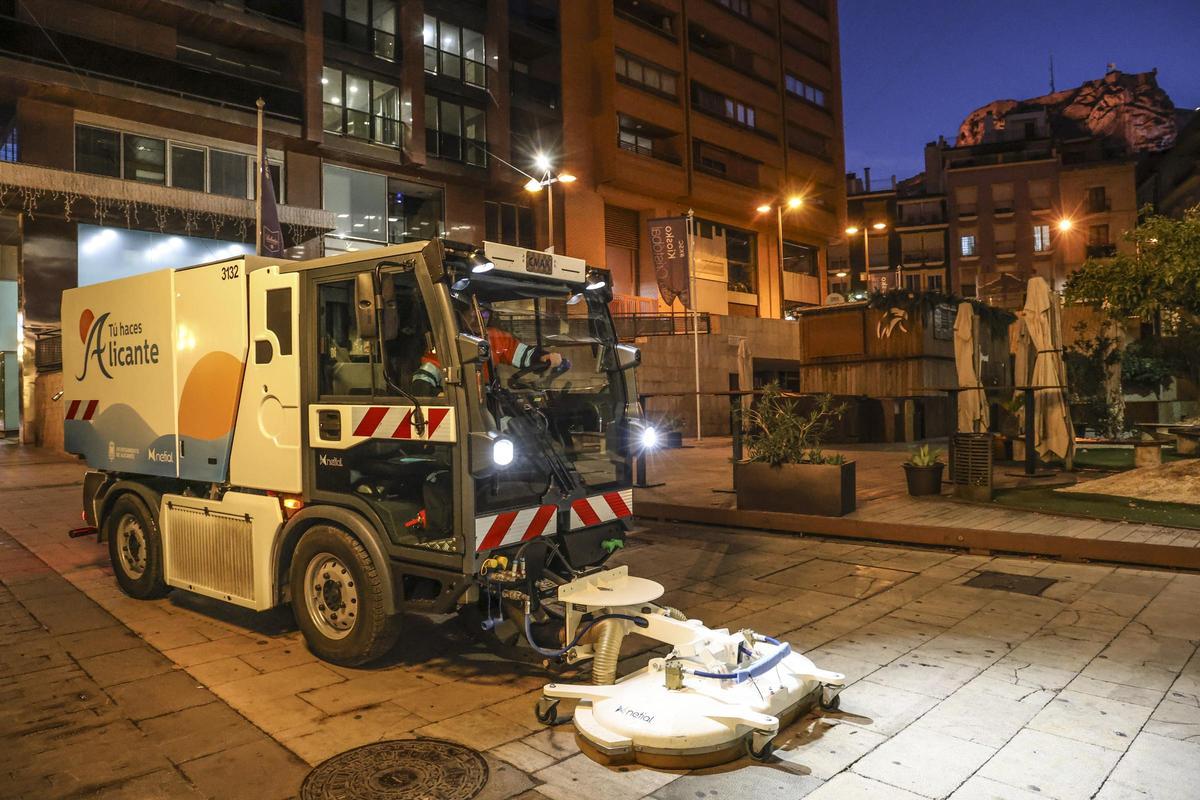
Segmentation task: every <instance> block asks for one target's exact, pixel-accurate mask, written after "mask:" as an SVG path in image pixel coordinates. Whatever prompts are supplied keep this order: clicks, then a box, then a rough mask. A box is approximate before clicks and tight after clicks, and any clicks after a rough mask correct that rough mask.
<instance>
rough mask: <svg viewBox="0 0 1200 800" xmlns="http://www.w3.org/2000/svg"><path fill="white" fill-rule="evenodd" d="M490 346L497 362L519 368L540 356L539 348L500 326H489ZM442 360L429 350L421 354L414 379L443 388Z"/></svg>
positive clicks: (435, 387) (439, 389)
mask: <svg viewBox="0 0 1200 800" xmlns="http://www.w3.org/2000/svg"><path fill="white" fill-rule="evenodd" d="M487 335H488V346H489V347H490V348H491V351H492V359H493V360H494V361H495V363H497V364H507V365H509V366H512V367H515V368H517V369H525V368H526V367H528V366H530V365H531V364H533V362H534V359H536V358H537V357H538V356H539V348H537V347H532V346H530V345H527V344H525V343H524V342H522V341H521V340H520V339H518V338H517V337H516V336H513V335H512V334H511V333H509V332H508V331H504V330H501V329H499V328H488V329H487ZM442 377H443V372H442V362H441V361H439V360H438V356H437V353H436V352H434V351H433V350H429V351H427V352H426V353H425V355H423V356H421V366H420V367H419V368H418V369H417V372H416V374H415V375H413V380H414V381H422V382H424V383H426V384H428V385H429V386H431V387H432V388H433V389H435V390H437V391H441V389H442Z"/></svg>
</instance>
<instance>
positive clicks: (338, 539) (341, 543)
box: [290, 525, 400, 667]
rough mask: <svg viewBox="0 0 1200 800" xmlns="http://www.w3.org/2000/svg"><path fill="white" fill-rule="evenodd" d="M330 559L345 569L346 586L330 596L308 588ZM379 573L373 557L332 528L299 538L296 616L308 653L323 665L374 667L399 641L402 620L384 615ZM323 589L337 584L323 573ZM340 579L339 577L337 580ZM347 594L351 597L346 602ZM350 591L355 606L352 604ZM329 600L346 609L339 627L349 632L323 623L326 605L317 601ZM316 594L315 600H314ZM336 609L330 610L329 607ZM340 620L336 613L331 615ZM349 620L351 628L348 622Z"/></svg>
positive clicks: (295, 567)
mask: <svg viewBox="0 0 1200 800" xmlns="http://www.w3.org/2000/svg"><path fill="white" fill-rule="evenodd" d="M328 557H332V558H333V559H336V563H337V564H339V565H341V566H343V567H344V571H342V570H340V569H339V570H338V571H339V572H343V575H342V579H343V580H344V584H339V586H338V587H337V588H336V589H334V590H331V592H330V594H329V595H326V594H325V590H323V589H321V590H318V588H317V584H314V585H313V586H309V585H308V581H307V580H306V575H307V573H308V571H309V569H310V568H313V569H317V568H319V563H317V562H320V563H325V564H331V563H334V562H331V561H329V559H328ZM379 569H380V567H379V566H377V565H376V564H375V563H374V562H372V561H371V555H370V554H369V553H368V552H367V551H366V548H364V547H363V546H362V545H361V544H360V543H359V542H358V540H356V539H355V538H354V537H353V536H351V535H350V534H348V533H346V532H345V531H343V530H341V529H340V528H335V527H333V526H332V525H314V526H313V527H311V528H309V529H308V530H307V531H305V532H304V535H303V536H301V537H300V541H299V543H298V544H297V545H296V550H295V552H294V553H293V555H292V569H291V578H290V583H291V589H292V613H293V614H294V615H295V617H296V624H297V625H298V626H299V627H300V632H301V633H303V634H304V639H305V641H306V642H307V643H308V648H309V649H310V650H311V651H312V652H313V654H314V655H316V656H317V657H318V658H321V659H323V660H325V661H328V662H330V663H332V664H340V665H342V666H346V667H354V666H359V665H360V664H365V663H367V662H368V661H374V660H375V659H377V658H379V657H380V656H382V655H383V654H384V653H386V652H387V651H388V650H390V649H391V648H392V645H394V644H395V643H396V639H397V638H398V637H399V635H400V617H399V615H389V614H388V613H387V610H386V603H385V597H384V584H383V581H382V580H381V579H380V573H379ZM322 576H323V578H324V579H325V580H324V584H326V585H328V584H330V583H333V582H334V581H331V580H329V578H330V577H331V576H330V575H329V574H328V572H325V573H322ZM333 577H336V576H333ZM343 589H344V590H345V594H346V595H347V597H345V598H343V597H342V592H343ZM351 591H352V592H353V597H352V599H353V603H350V602H348V601H349V599H351V598H350V597H349V595H350V593H351ZM318 592H320V593H321V597H322V598H325V597H331V596H333V595H334V594H335V593H336V595H337V596H336V598H335V602H338V603H340V604H341V605H340V607H341V608H343V609H344V613H343V615H342V617H341V619H342V622H341V623H340V624H346V625H348V627H347V628H346V629H345V630H338V631H336V632H335V631H334V629H333V627H332V624H331V623H330V621H329V620H328V619H324V621H322V622H319V621H318V618H319V617H320V618H324V617H325V616H326V613H325V612H324V609H325V608H326V606H325V605H323V604H321V599H319V598H317V597H316V596H315V595H316V594H317V593H318ZM310 593H312V595H313V596H310ZM331 607H332V606H331ZM330 613H331V615H332V616H334V617H336V616H337V613H336V612H330ZM347 620H348V622H347Z"/></svg>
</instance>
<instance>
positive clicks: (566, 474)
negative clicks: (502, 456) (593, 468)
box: [500, 390, 579, 495]
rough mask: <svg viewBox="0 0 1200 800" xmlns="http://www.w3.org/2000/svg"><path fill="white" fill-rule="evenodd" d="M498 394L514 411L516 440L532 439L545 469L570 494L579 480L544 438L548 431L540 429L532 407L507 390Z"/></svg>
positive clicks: (551, 443)
mask: <svg viewBox="0 0 1200 800" xmlns="http://www.w3.org/2000/svg"><path fill="white" fill-rule="evenodd" d="M500 396H501V397H502V398H503V400H504V405H506V406H508V407H509V408H510V409H511V410H512V411H513V413H514V415H513V417H512V421H513V423H515V424H516V425H517V426H518V430H517V433H518V437H517V438H518V441H532V442H535V443H536V445H537V449H538V451H539V452H540V453H541V456H542V459H543V460H544V461H545V467H546V469H547V471H548V472H549V473H550V475H551V477H553V478H554V480H555V481H557V482H558V485H559V487H560V488H562V490H563V494H565V495H570V494H571V493H572V492H574V491H575V490H576V489H577V488H578V486H579V482H578V481H577V480H576V479H575V476H574V474H573V470H572V469H571V466H570V465H569V464H568V463H567V461H566V460H565V459H564V458H563V457H562V456H561V455H560V454H559V453H558V450H557V449H556V448H555V446H554V443H553V442H548V441H546V439H545V438H544V436H545V434H546V433H548V431H542V430H541V426H539V425H538V424H537V422H536V421H535V419H534V416H533V415H534V411H533V409H532V408H531V407H529V406H528V405H527V404H525V403H523V402H521V401H519V400H517V399H516V398H515V397H513V395H512V394H511V393H510V392H508V391H507V390H503V391H501V392H500Z"/></svg>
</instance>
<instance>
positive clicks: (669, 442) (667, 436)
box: [662, 431, 683, 450]
mask: <svg viewBox="0 0 1200 800" xmlns="http://www.w3.org/2000/svg"><path fill="white" fill-rule="evenodd" d="M662 446H663V447H665V448H667V449H669V450H677V449H679V448H680V447H683V433H682V432H680V431H667V432H666V433H664V434H663V445H662Z"/></svg>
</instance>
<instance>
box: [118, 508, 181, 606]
mask: <svg viewBox="0 0 1200 800" xmlns="http://www.w3.org/2000/svg"><path fill="white" fill-rule="evenodd" d="M104 535H105V537H106V538H107V539H108V558H109V561H111V562H112V568H113V574H114V575H115V576H116V578H117V585H118V586H120V587H121V591H123V592H125V594H127V595H129V596H130V597H134V598H137V599H138V600H154V599H156V598H159V597H165V596H166V595H167V593H168V592H170V591H171V587H170V586H167V584H166V581H165V580H164V579H163V546H162V534H161V533H160V532H159V530H158V520H157V519H156V518H155V516H154V514H153V513H152V512H151V511H150V509H149V508H147V506H146V504H145V503H144V502H142V499H141V498H140V497H138V496H137V495H135V494H128V493H127V494H123V495H121V496H120V497H118V498H117V499H116V501H115V502H114V503H113V504H112V508H110V509H109V511H108V514H107V515H106V516H105V518H104Z"/></svg>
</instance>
